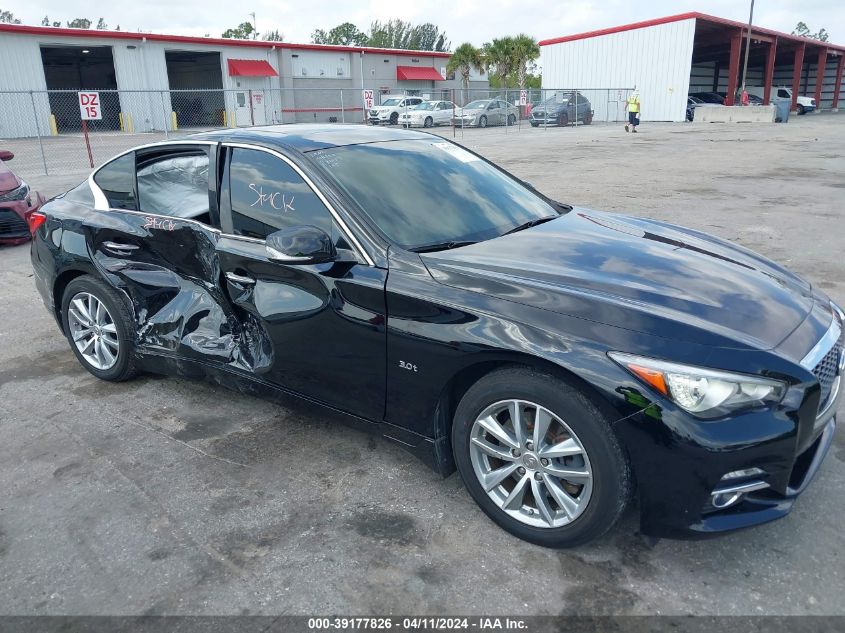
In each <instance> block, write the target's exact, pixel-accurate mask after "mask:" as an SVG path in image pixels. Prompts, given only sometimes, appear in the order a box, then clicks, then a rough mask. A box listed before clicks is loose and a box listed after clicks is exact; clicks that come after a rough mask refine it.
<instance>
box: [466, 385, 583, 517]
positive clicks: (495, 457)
mask: <svg viewBox="0 0 845 633" xmlns="http://www.w3.org/2000/svg"><path fill="white" fill-rule="evenodd" d="M471 442H472V444H471V447H470V459H471V460H472V466H473V470H474V471H475V476H476V477H477V478H478V481H479V483H480V484H481V486H482V487H483V488H484V490H485V491H486V492H487V494H488V495H489V497H490V498H491V499H492V500H493V502H494V503H495V504H496V505H497V506H498V507H499V508H501V509H502V511H504V512H505V513H506V514H508V515H509V516H511V517H513V518H514V519H516V520H517V521H520V522H522V523H525V524H526V525H531V526H534V527H541V528H543V527H560V526H562V525H566V524H567V523H569V522H570V521H572V520H574V519H576V518H577V517H578V516H579V515H580V514H581V513H582V512H583V511H584V509H585V508H586V507H587V505H588V504H589V503H590V496H591V494H592V489H593V485H592V478H593V475H592V469H591V467H590V459H589V457H588V456H587V452H586V451H585V450H584V446H583V445H582V444H581V441H580V440H579V439H578V436H577V435H575V433H573V431H572V429H571V428H569V426H568V425H567V424H566V423H565V422H564V421H563V420H561V419H560V418H559V417H558V416H556V415H555V414H554V413H552V412H551V411H549V410H548V409H546V408H545V407H542V406H540V405H538V404H535V403H533V402H528V401H525V400H506V401H501V402H497V403H495V404H493V405H491V406H489V407H487V408H486V409H485V410H484V411H482V412H481V414H480V415H479V416H478V418H477V419H476V420H475V423H474V424H473V426H472V431H471Z"/></svg>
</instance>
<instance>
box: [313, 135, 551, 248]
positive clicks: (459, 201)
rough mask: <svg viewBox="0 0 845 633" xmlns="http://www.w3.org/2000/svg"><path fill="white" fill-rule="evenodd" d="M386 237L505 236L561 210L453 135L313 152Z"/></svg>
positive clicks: (420, 241) (434, 240)
mask: <svg viewBox="0 0 845 633" xmlns="http://www.w3.org/2000/svg"><path fill="white" fill-rule="evenodd" d="M308 156H309V157H310V158H312V159H314V160H315V161H316V162H317V163H318V164H319V165H320V166H321V167H322V168H323V169H324V171H325V173H326V175H327V176H328V177H329V178H330V179H332V180H333V181H334V182H335V183H336V184H337V185H338V186H339V187H340V188H341V189H343V190H344V191H345V192H346V193H347V194H348V195H349V197H350V198H352V199H353V200H354V201H355V202H356V203H357V204H358V206H359V207H360V208H361V210H362V211H363V212H364V213H365V214H366V215H367V216H369V218H370V219H371V220H372V222H373V224H375V226H376V227H378V228H379V230H380V231H381V232H382V233H383V234H384V235H385V237H386V238H387V239H388V240H390V241H391V242H393V243H394V244H397V245H399V246H401V247H403V248H407V249H410V248H422V247H425V246H429V245H433V244H439V243H442V242H446V241H456V242H458V241H480V240H486V239H491V238H494V237H498V236H500V235H502V234H503V233H505V232H506V231H508V230H510V229H513V228H515V227H517V226H519V225H521V224H523V223H525V222H527V221H529V220H535V219H540V218H547V217H550V216H556V215H558V210H557V209H555V208H553V207H552V206H551V205H549V204H548V203H547V202H546V201H545V200H543V199H542V198H540V197H539V196H538V195H537V194H535V193H533V192H532V191H530V190H529V189H526V188H525V187H524V186H522V185H521V184H519V182H518V181H516V180H515V179H513V178H512V177H510V176H508V175H507V174H505V173H503V172H502V171H500V170H499V169H496V168H495V167H493V166H492V165H491V164H489V163H487V162H485V161H483V160H481V159H480V158H479V157H477V156H475V155H474V154H471V153H470V152H468V151H466V150H465V149H463V148H462V147H459V146H458V145H455V144H453V143H449V142H447V141H433V140H428V139H425V140H422V139H420V140H407V141H405V140H403V141H387V142H380V143H366V144H361V145H347V146H344V147H336V148H332V149H325V150H318V151H314V152H310V153H309V154H308Z"/></svg>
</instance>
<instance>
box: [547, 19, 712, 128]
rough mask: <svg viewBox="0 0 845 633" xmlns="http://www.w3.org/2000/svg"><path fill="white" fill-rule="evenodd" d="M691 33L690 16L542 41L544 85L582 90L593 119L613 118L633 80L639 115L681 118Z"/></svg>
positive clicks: (692, 21) (650, 118)
mask: <svg viewBox="0 0 845 633" xmlns="http://www.w3.org/2000/svg"><path fill="white" fill-rule="evenodd" d="M694 37H695V19H689V20H681V21H678V22H670V23H667V24H659V25H655V26H649V27H644V28H640V29H632V30H629V31H620V32H618V33H610V34H608V35H600V36H596V37H589V38H584V39H580V40H573V41H570V42H560V43H557V44H549V45H546V46H543V47H542V48H541V64H542V68H543V88H545V89H578V90H581V91H582V92H583V93H584V94H585V96H586V97H587V98H588V99H590V102H591V103H592V105H593V109H594V110H595V115H594V119H595V120H596V121H608V120H610V121H612V120H617V119H618V118H620V117H621V116H622V109H623V107H624V99H625V97H626V96H627V94H626V93H625V91H624V89H625V88H633V87H634V86H635V85H636V87H637V88H638V89H639V91H640V99H641V102H642V112H643V114H642V118H643V120H645V121H683V120H684V118H685V115H686V102H687V92H688V88H689V79H690V66H691V64H692V49H693V41H694Z"/></svg>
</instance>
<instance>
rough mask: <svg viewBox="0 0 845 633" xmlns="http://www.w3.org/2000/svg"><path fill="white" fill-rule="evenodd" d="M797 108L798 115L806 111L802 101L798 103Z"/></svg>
mask: <svg viewBox="0 0 845 633" xmlns="http://www.w3.org/2000/svg"><path fill="white" fill-rule="evenodd" d="M796 110H797V111H798V116H801V115H802V114H805V113H806V110H805V109H804V106H802V105H801V104H800V103H799V104H798V107H797V108H796Z"/></svg>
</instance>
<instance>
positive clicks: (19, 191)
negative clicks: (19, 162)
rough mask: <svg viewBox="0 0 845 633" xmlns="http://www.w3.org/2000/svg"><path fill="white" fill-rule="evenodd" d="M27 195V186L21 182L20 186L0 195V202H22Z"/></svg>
mask: <svg viewBox="0 0 845 633" xmlns="http://www.w3.org/2000/svg"><path fill="white" fill-rule="evenodd" d="M28 195H29V185H28V184H26V183H25V182H24V181H23V180H21V184H20V186H18V187H16V188H15V189H12V190H11V191H7V192H6V193H2V194H0V202H13V201H15V200H24V199H25V198H26V197H27V196H28Z"/></svg>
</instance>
